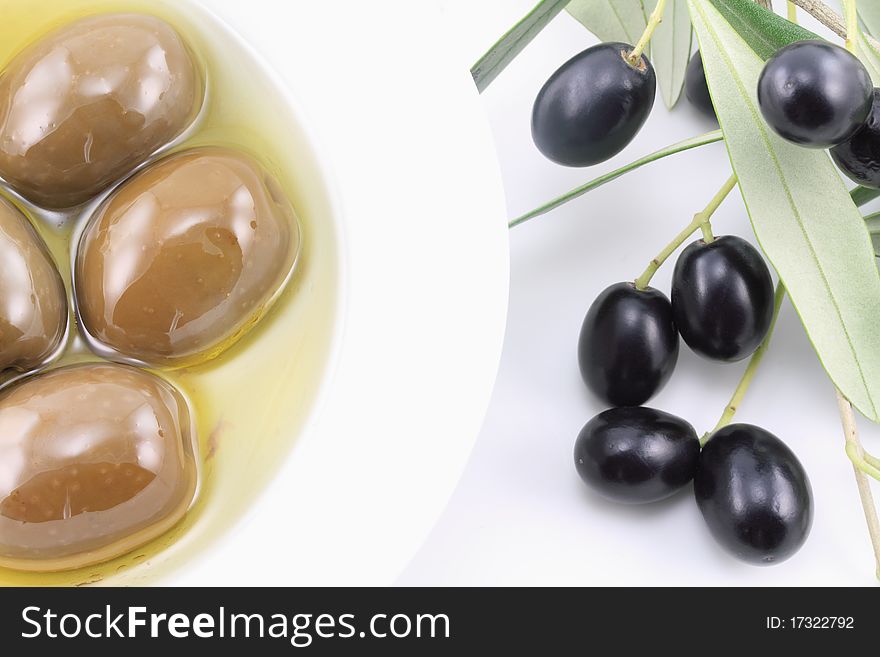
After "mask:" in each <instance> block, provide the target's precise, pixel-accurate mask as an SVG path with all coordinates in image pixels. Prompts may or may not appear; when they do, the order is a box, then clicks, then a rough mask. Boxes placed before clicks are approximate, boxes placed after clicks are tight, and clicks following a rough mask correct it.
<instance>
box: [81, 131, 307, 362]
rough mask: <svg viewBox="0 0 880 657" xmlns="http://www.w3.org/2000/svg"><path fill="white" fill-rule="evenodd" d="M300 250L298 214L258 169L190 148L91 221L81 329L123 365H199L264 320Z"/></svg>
mask: <svg viewBox="0 0 880 657" xmlns="http://www.w3.org/2000/svg"><path fill="white" fill-rule="evenodd" d="M298 251H299V230H298V224H297V219H296V216H295V214H294V211H293V208H292V207H291V205H290V202H289V201H288V200H287V199H286V198H285V197H284V195H283V194H282V193H281V192H280V190H279V188H278V184H277V183H276V182H275V181H274V180H273V179H272V177H271V176H270V175H269V174H268V173H267V172H265V171H264V170H263V169H262V168H261V167H260V165H259V164H258V163H256V162H255V161H253V160H252V159H251V158H250V157H248V156H245V155H243V154H241V153H238V152H235V151H231V150H226V149H217V148H208V149H197V150H192V151H186V152H183V153H180V154H177V155H174V156H172V157H169V158H167V159H165V160H163V161H160V162H159V163H157V164H154V165H152V166H151V167H148V168H147V169H146V170H144V171H142V172H141V173H139V174H138V175H136V176H135V177H134V178H132V179H131V180H130V181H128V182H126V183H125V184H124V185H122V187H121V188H120V189H118V190H117V191H116V192H114V194H113V195H112V196H111V197H110V198H109V199H108V201H107V202H106V203H105V204H104V205H103V206H102V207H101V208H100V209H99V210H98V211H97V213H96V214H95V216H94V217H93V219H92V221H91V223H90V224H89V226H88V227H87V229H86V231H85V233H84V234H83V237H82V240H81V243H80V249H79V255H78V258H77V263H76V291H77V303H78V307H79V316H80V321H81V322H82V324H83V326H84V328H85V329H86V331H87V332H88V333H89V335H91V336H92V337H93V338H94V339H95V340H97V341H98V342H100V343H101V344H102V345H104V346H106V347H109V348H111V349H112V350H114V351H116V352H118V353H119V354H121V355H122V356H124V357H126V358H129V359H134V360H136V361H138V362H143V363H148V364H150V365H156V366H179V365H188V364H192V363H194V362H199V361H202V360H205V359H207V358H209V357H211V356H214V355H216V354H218V353H219V352H221V351H223V350H224V349H225V348H226V347H228V346H229V345H230V344H232V342H234V341H235V340H237V339H238V338H239V337H241V335H243V334H244V333H245V332H246V331H247V330H248V329H249V328H250V327H251V326H252V325H253V324H254V323H255V322H256V321H257V320H258V319H259V317H260V316H261V315H262V314H263V313H264V312H265V311H266V310H267V308H268V307H269V305H270V304H271V302H272V300H273V298H274V297H275V296H276V293H277V292H278V291H279V290H280V289H281V287H282V286H283V285H284V282H285V281H286V280H287V278H288V277H289V275H290V273H291V271H292V269H293V266H294V264H295V261H296V255H297V253H298Z"/></svg>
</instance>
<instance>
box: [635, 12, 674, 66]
mask: <svg viewBox="0 0 880 657" xmlns="http://www.w3.org/2000/svg"><path fill="white" fill-rule="evenodd" d="M665 10H666V0H657V4H656V6H655V7H654V11H652V12H651V17H650V18H648V24H647V25H646V26H645V31H644V32H642V36H641V38H639V42H638V43H637V44H636V46H635V48H633V49H632V51H630V52H629V53H628V54H627V56H626V61H628V62H629V64H630V66H638V65H639V60H640V59H641V57H642V53H643V52H645V48H647V47H648V44H649V43H650V42H651V37H652V36H654V30H656V29H657V26H658V25H660V23H662V22H663V12H664V11H665Z"/></svg>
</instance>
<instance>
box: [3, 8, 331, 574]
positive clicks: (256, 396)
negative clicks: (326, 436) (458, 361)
mask: <svg viewBox="0 0 880 657" xmlns="http://www.w3.org/2000/svg"><path fill="white" fill-rule="evenodd" d="M108 12H142V13H147V14H153V15H155V16H159V17H161V18H163V19H165V20H166V21H168V22H169V23H170V24H171V25H173V26H175V27H176V28H177V30H178V31H179V32H180V33H181V35H182V36H183V37H184V39H185V40H186V41H187V42H188V43H189V44H190V46H191V47H192V49H193V50H194V52H195V54H196V56H197V59H198V60H199V61H200V62H201V63H202V65H203V67H204V70H205V73H206V87H207V100H206V104H205V107H204V108H203V110H202V113H201V115H200V117H199V120H198V122H197V124H196V125H195V126H194V128H193V129H192V130H191V131H189V132H187V133H186V135H185V138H184V139H183V141H182V142H181V143H179V144H176V145H175V146H174V148H173V150H174V151H177V150H182V149H186V148H190V147H195V146H206V145H218V146H228V147H233V148H238V149H240V150H243V151H245V152H247V153H249V154H250V155H252V156H254V157H255V158H256V159H257V160H259V161H260V162H261V163H262V164H263V166H265V167H266V168H267V169H268V170H269V171H270V172H271V173H272V174H274V175H275V177H276V178H277V179H278V180H279V181H280V182H281V185H282V187H283V188H284V191H285V192H286V193H287V194H288V195H289V197H290V199H291V201H292V203H293V205H294V208H295V209H296V211H297V214H298V216H299V219H300V222H301V231H302V235H303V243H302V252H301V254H300V258H299V261H298V264H297V269H296V271H295V273H294V276H293V278H292V280H291V281H290V284H289V285H288V286H287V288H286V289H285V290H284V292H283V293H282V294H281V296H280V297H279V299H278V301H277V302H276V303H275V305H274V306H273V307H272V308H271V310H270V311H269V312H268V314H267V315H266V316H264V317H263V318H262V320H261V321H260V323H259V324H258V325H257V326H256V327H255V328H253V329H252V330H251V331H250V332H249V333H248V334H247V335H246V336H245V337H244V338H243V339H241V340H240V341H239V342H238V343H236V344H235V345H233V346H232V347H231V348H230V349H228V350H227V351H225V352H224V353H222V354H221V355H220V356H219V357H218V358H216V359H214V360H212V361H210V362H208V363H206V364H203V365H200V366H197V367H192V368H188V369H182V370H174V371H159V372H157V373H158V374H159V375H160V376H163V377H164V378H166V379H168V380H169V381H171V382H172V383H173V384H175V385H176V386H177V387H178V388H179V389H180V390H181V392H182V393H183V394H184V395H185V396H186V397H187V398H188V400H189V401H190V404H191V406H192V411H193V414H194V416H195V417H196V423H197V429H198V436H199V459H200V472H199V492H198V496H197V498H196V501H195V503H194V505H193V506H192V508H191V509H190V510H189V512H188V513H187V515H186V517H185V519H184V520H183V521H182V522H181V523H179V524H178V525H177V526H175V527H174V528H173V529H172V530H170V531H169V532H167V533H166V534H164V535H162V536H161V537H159V538H158V539H156V540H154V541H152V542H151V543H149V544H147V545H144V546H142V547H140V548H138V549H136V550H134V551H132V552H130V553H128V554H124V555H121V556H119V557H117V558H116V559H113V560H112V561H109V562H106V563H103V564H100V565H97V566H90V567H88V568H84V569H80V570H74V571H67V572H60V573H26V572H17V571H12V570H5V569H0V585H7V586H27V585H43V586H45V585H83V584H96V583H104V584H120V585H136V584H149V583H152V582H154V581H155V580H156V579H157V578H158V577H161V576H165V575H167V574H169V573H171V572H172V571H173V570H174V569H176V568H180V567H181V566H185V565H186V563H187V562H189V561H191V560H192V559H195V558H197V557H198V554H199V552H201V551H202V550H204V549H205V548H206V547H207V546H208V545H209V544H211V543H212V542H214V541H216V540H217V539H218V538H220V537H221V536H222V535H223V534H224V533H225V532H226V531H228V530H229V528H230V527H231V526H232V525H233V524H234V523H235V522H236V521H237V520H239V519H240V518H241V517H242V515H243V514H244V513H246V512H247V511H248V509H249V508H250V507H251V505H253V504H254V503H255V501H256V498H257V496H258V495H259V493H260V492H261V491H262V489H263V488H264V487H265V486H266V484H267V483H268V480H269V479H271V478H272V476H273V475H275V474H276V473H277V472H278V469H279V467H280V465H281V464H282V463H283V461H284V460H285V458H286V457H287V455H288V453H289V451H290V449H291V446H292V444H293V442H294V441H295V440H296V438H297V436H298V435H299V434H300V433H301V432H302V430H303V428H304V426H305V424H306V422H307V421H308V419H309V416H310V414H311V412H312V409H313V407H314V405H315V402H316V398H317V396H318V394H319V391H320V389H321V387H322V385H323V382H324V379H325V377H326V375H327V370H328V363H329V361H330V357H331V352H332V349H333V344H334V341H335V334H336V327H337V324H338V322H337V315H338V305H339V284H340V281H339V273H338V272H339V246H338V240H337V234H336V230H337V228H336V224H335V218H334V216H333V207H332V200H331V199H330V198H328V196H327V192H326V186H325V184H324V181H323V180H322V178H321V172H320V169H319V165H318V164H317V161H316V159H315V155H314V153H313V152H312V150H311V147H310V145H309V140H308V137H307V136H306V135H305V133H304V132H303V129H302V127H301V125H300V124H299V123H298V121H297V117H296V116H295V115H294V110H293V109H291V107H290V105H289V103H288V101H287V99H286V98H285V92H284V90H282V89H279V88H277V87H276V85H275V84H274V82H273V81H272V80H271V78H270V76H269V75H268V74H267V73H266V71H265V70H263V68H262V67H261V65H260V64H259V63H258V61H256V60H255V59H254V57H253V56H252V55H251V53H250V52H249V51H248V49H247V48H246V47H243V46H242V45H241V44H240V43H239V42H238V41H237V40H236V39H235V38H234V37H232V36H231V35H229V34H227V33H226V31H225V28H223V27H222V26H221V25H220V24H219V23H217V22H216V20H215V19H214V18H212V17H209V16H208V14H207V13H206V11H205V10H204V9H202V8H200V7H198V6H196V5H194V4H193V3H191V2H180V1H179V0H178V1H177V2H173V1H171V0H0V17H2V18H0V70H2V68H3V67H4V66H5V65H6V64H7V63H8V62H9V61H10V60H11V59H12V58H13V57H14V56H15V54H16V53H18V52H19V51H20V50H22V49H23V48H25V47H27V46H28V45H30V44H31V43H33V42H34V41H36V40H38V39H39V38H40V37H41V36H43V35H45V34H46V33H48V32H50V31H51V30H53V29H55V28H57V27H60V26H62V25H65V24H67V23H70V22H72V21H74V20H77V19H80V18H83V17H86V16H91V15H94V14H99V13H108ZM294 92H295V90H294ZM4 193H5V192H4ZM13 200H14V201H16V202H17V203H18V205H19V206H20V207H22V208H23V209H24V210H25V211H26V213H27V214H28V215H29V216H30V217H31V219H32V220H33V223H34V225H35V226H36V228H37V230H38V231H39V232H40V234H41V235H42V236H43V238H44V239H45V240H46V243H47V244H48V246H49V249H50V251H51V252H52V255H53V256H54V258H55V261H56V263H57V264H58V267H59V270H60V271H61V275H62V277H63V278H64V280H65V284H66V285H67V287H68V296H70V283H71V253H72V251H73V248H74V244H75V242H76V239H77V236H78V234H79V231H80V229H81V226H82V222H83V221H84V220H85V219H86V217H85V216H83V215H84V214H87V212H86V213H82V212H79V213H77V212H74V213H72V214H71V215H63V214H52V213H45V212H41V211H40V210H38V209H36V208H33V207H30V206H29V205H28V204H26V203H23V202H21V201H20V200H17V199H13ZM91 360H99V359H98V358H97V357H96V356H94V355H93V354H91V353H90V352H89V351H88V349H87V348H86V347H85V343H84V341H83V340H82V338H80V337H79V334H78V330H77V327H76V323H75V321H74V320H73V318H71V325H70V339H69V340H68V344H67V347H66V349H65V352H64V354H63V355H62V356H61V358H60V359H59V360H58V361H56V362H55V363H53V364H52V367H55V366H59V365H68V364H72V363H76V362H84V361H91Z"/></svg>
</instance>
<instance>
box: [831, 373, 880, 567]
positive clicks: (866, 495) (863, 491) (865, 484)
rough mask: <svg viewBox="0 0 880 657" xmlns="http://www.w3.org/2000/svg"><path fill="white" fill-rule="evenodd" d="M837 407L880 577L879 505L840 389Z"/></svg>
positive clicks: (847, 404) (854, 427)
mask: <svg viewBox="0 0 880 657" xmlns="http://www.w3.org/2000/svg"><path fill="white" fill-rule="evenodd" d="M837 408H838V410H839V412H840V421H841V424H843V432H844V437H845V438H846V453H847V455H848V456H849V457H850V459H853V471H854V472H855V475H856V486H857V488H858V490H859V497H860V498H861V500H862V509H863V510H864V512H865V521H866V522H867V524H868V535H869V536H870V537H871V545H872V546H873V547H874V561H875V565H876V567H877V570H876V575H877V578H878V579H880V518H878V517H877V507H876V506H875V505H874V496H873V495H872V493H871V482H870V481H868V477H867V475H866V474H865V473H864V472H863V471H862V470H861V469H860V468H859V466H858V465H857V463H856V461H857V460H858V459H860V458H861V457H862V456H863V455H864V450H863V449H862V443H861V441H860V440H859V432H858V427H857V426H856V418H855V414H854V413H853V408H852V404H850V403H849V401H848V400H847V399H846V398H845V397H844V396H843V395H842V394H841V392H840V390H838V391H837Z"/></svg>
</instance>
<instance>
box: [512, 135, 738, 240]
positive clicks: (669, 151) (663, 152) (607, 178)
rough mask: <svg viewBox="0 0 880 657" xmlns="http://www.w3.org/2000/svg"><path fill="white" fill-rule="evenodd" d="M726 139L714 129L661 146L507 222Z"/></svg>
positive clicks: (544, 211) (535, 214) (515, 222)
mask: <svg viewBox="0 0 880 657" xmlns="http://www.w3.org/2000/svg"><path fill="white" fill-rule="evenodd" d="M723 139H724V135H723V134H721V131H720V130H714V131H712V132H708V133H706V134H704V135H700V136H698V137H691V138H690V139H685V140H684V141H680V142H677V143H675V144H672V145H671V146H666V147H665V148H661V149H660V150H659V151H654V152H653V153H651V154H650V155H646V156H645V157H641V158H639V159H638V160H635V161H634V162H630V163H629V164H626V165H624V166H622V167H620V168H619V169H615V170H614V171H611V172H609V173H604V174H602V175H601V176H599V177H598V178H595V179H593V180H591V181H590V182H588V183H585V184H583V185H581V186H580V187H575V188H574V189H573V190H571V191H570V192H567V193H565V194H563V195H562V196H558V197H557V198H555V199H553V200H552V201H549V202H547V203H545V204H544V205H541V206H539V207H537V208H535V209H534V210H531V211H529V212H526V213H525V214H524V215H521V216H519V217H517V218H516V219H513V220H511V221H510V223H508V224H507V226H508V228H513V227H515V226H519V225H520V224H524V223H525V222H527V221H529V220H530V219H534V218H535V217H540V216H541V215H544V214H547V213H548V212H550V211H552V210H555V209H556V208H558V207H559V206H561V205H564V204H566V203H568V202H569V201H573V200H574V199H576V198H579V197H581V196H583V195H584V194H586V193H587V192H591V191H593V190H594V189H597V188H599V187H601V186H602V185H605V184H606V183H610V182H611V181H612V180H617V179H618V178H620V177H621V176H623V175H624V174H627V173H629V172H630V171H635V170H636V169H641V168H642V167H643V166H645V165H646V164H650V163H651V162H656V161H657V160H662V159H663V158H665V157H669V156H670V155H675V154H676V153H683V152H685V151H689V150H691V149H693V148H698V147H700V146H705V145H707V144H714V143H715V142H718V141H721V140H723Z"/></svg>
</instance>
